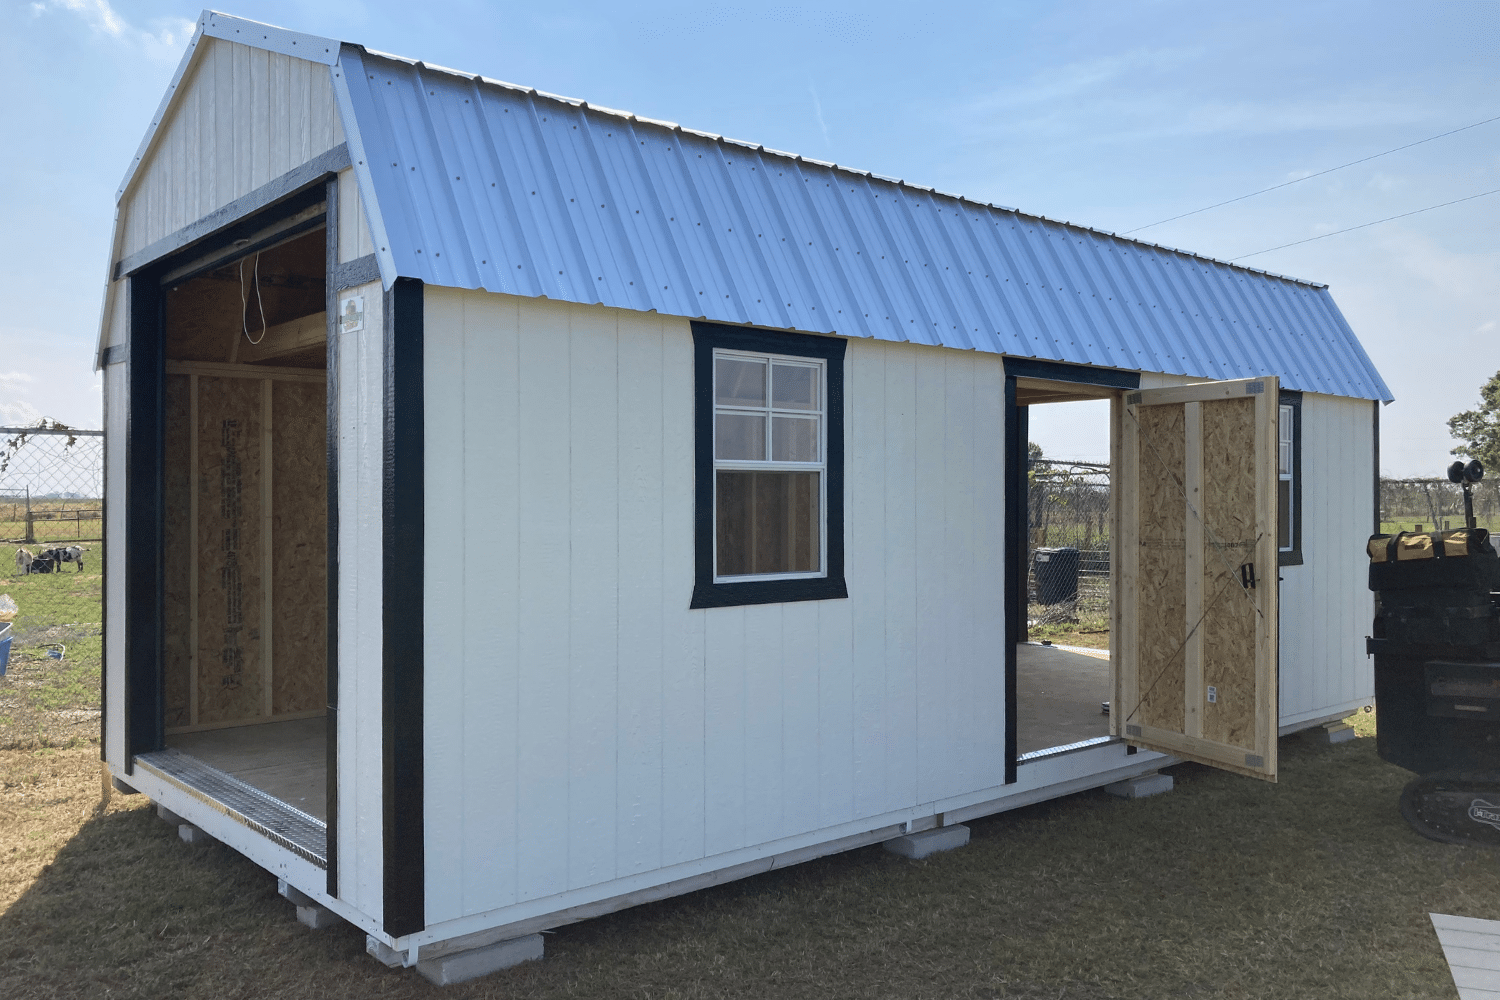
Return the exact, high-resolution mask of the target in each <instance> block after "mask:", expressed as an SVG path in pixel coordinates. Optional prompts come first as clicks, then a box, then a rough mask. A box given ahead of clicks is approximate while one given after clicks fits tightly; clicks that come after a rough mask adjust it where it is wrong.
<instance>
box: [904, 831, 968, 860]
mask: <svg viewBox="0 0 1500 1000" xmlns="http://www.w3.org/2000/svg"><path fill="white" fill-rule="evenodd" d="M968 842H969V828H968V827H966V826H964V825H962V824H955V825H954V826H943V827H939V828H938V829H936V830H923V831H922V832H920V833H908V834H907V835H906V836H904V837H896V838H895V839H893V840H887V841H886V842H885V849H886V850H887V851H890V852H891V853H892V854H899V855H901V856H902V857H903V858H925V857H927V856H928V855H931V854H936V853H938V852H939V851H951V850H953V849H954V848H956V847H962V846H964V845H965V844H967V843H968Z"/></svg>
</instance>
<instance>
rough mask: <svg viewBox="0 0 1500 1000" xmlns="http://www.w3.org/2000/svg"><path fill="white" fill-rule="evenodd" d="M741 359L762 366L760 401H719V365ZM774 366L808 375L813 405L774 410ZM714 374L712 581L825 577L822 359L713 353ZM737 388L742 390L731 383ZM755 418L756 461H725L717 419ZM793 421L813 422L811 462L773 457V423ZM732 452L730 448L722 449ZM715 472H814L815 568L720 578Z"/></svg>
mask: <svg viewBox="0 0 1500 1000" xmlns="http://www.w3.org/2000/svg"><path fill="white" fill-rule="evenodd" d="M721 360H724V361H745V362H751V363H759V364H762V365H764V372H763V375H762V382H761V394H762V396H763V400H764V401H763V403H761V404H758V405H757V404H754V403H753V402H750V401H746V400H744V399H743V398H742V399H737V400H735V401H733V402H728V403H724V402H720V399H721V392H722V387H721V384H720V373H721V368H720V364H719V362H720V361H721ZM778 368H782V369H804V370H810V371H811V372H813V379H812V385H813V388H814V389H815V398H814V399H813V400H812V401H811V404H812V405H803V406H795V405H782V406H778V405H777V403H778V400H777V398H776V384H775V377H776V372H777V369H778ZM713 372H714V376H713V378H714V389H713V391H714V397H713V398H714V458H713V476H714V504H713V507H714V525H713V538H714V552H713V565H714V578H713V579H714V582H715V583H739V582H749V581H760V580H764V581H773V580H804V579H817V578H820V577H825V576H826V575H827V567H828V554H827V546H828V539H827V534H828V532H827V510H828V504H827V490H828V476H827V475H826V472H827V456H828V442H827V420H826V406H827V394H828V385H827V366H826V363H825V362H823V361H817V360H813V359H809V358H805V357H796V356H790V355H779V354H762V353H759V352H750V351H735V350H724V349H717V350H715V351H714V352H713ZM735 388H736V389H743V386H742V385H740V384H739V382H736V385H735ZM750 416H757V417H760V418H761V420H762V427H763V434H762V436H761V446H760V454H761V457H760V458H751V457H748V456H747V455H745V454H731V455H730V456H728V457H722V458H721V457H720V451H721V446H723V445H725V444H726V443H727V442H726V440H725V439H724V438H723V437H721V434H720V430H721V426H722V425H721V419H720V418H722V417H750ZM778 419H780V420H797V421H803V422H812V423H815V424H816V430H815V433H814V434H813V439H812V440H813V443H814V446H815V450H816V460H800V461H799V460H788V459H777V458H775V457H774V456H775V454H776V442H777V434H776V427H777V421H778ZM726 450H730V451H733V450H734V449H733V448H730V449H726ZM720 472H811V473H816V474H817V483H818V496H817V507H818V509H817V515H816V522H817V533H818V556H817V559H818V565H817V568H816V569H815V570H812V571H809V572H790V573H750V574H720V573H719V572H718V569H719V565H720V558H719V547H718V539H719V473H720Z"/></svg>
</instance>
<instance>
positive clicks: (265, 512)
mask: <svg viewBox="0 0 1500 1000" xmlns="http://www.w3.org/2000/svg"><path fill="white" fill-rule="evenodd" d="M260 386H261V392H260V440H261V446H260V468H261V475H260V607H261V612H260V648H261V654H260V670H261V701H262V713H261V714H263V715H265V716H267V717H269V716H270V715H271V714H272V711H273V709H272V702H273V699H272V691H273V687H274V686H273V685H272V683H271V681H272V677H273V675H274V671H275V669H276V667H275V665H274V664H273V663H272V655H271V654H272V651H273V650H272V641H271V640H272V630H273V629H274V628H275V615H274V612H275V608H274V607H273V606H272V597H273V595H272V590H273V589H274V587H273V585H272V583H273V581H272V576H271V573H272V568H273V562H274V559H275V555H276V548H275V542H274V540H273V538H272V529H273V527H274V523H273V518H272V511H271V475H272V471H273V468H272V462H271V446H272V441H271V380H270V379H265V380H263V381H262V382H261V384H260Z"/></svg>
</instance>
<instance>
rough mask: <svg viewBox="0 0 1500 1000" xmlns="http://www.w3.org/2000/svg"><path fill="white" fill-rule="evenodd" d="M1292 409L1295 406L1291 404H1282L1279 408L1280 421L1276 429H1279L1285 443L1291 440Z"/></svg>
mask: <svg viewBox="0 0 1500 1000" xmlns="http://www.w3.org/2000/svg"><path fill="white" fill-rule="evenodd" d="M1294 409H1295V407H1291V406H1283V407H1282V408H1281V422H1280V424H1279V425H1278V429H1279V430H1280V431H1281V440H1282V441H1283V442H1284V443H1287V444H1290V443H1291V441H1292V420H1293V419H1294V418H1293V416H1292V411H1293V410H1294Z"/></svg>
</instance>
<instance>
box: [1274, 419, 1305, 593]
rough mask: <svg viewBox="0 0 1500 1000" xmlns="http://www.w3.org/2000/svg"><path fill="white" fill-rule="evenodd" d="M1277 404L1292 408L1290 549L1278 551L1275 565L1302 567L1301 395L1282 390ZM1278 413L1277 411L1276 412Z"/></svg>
mask: <svg viewBox="0 0 1500 1000" xmlns="http://www.w3.org/2000/svg"><path fill="white" fill-rule="evenodd" d="M1277 402H1278V403H1279V404H1280V405H1282V406H1290V407H1292V410H1293V413H1292V547H1291V548H1290V549H1285V550H1278V554H1277V560H1276V562H1277V565H1279V566H1301V565H1302V393H1301V391H1300V390H1297V389H1282V390H1281V396H1280V398H1279V399H1278V400H1277ZM1277 412H1278V413H1279V412H1280V411H1279V410H1278V411H1277Z"/></svg>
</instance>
